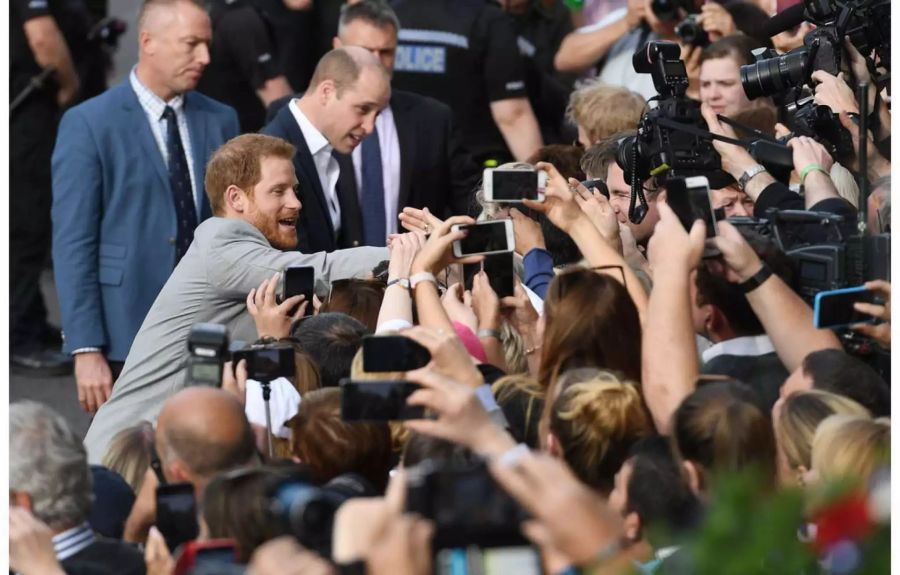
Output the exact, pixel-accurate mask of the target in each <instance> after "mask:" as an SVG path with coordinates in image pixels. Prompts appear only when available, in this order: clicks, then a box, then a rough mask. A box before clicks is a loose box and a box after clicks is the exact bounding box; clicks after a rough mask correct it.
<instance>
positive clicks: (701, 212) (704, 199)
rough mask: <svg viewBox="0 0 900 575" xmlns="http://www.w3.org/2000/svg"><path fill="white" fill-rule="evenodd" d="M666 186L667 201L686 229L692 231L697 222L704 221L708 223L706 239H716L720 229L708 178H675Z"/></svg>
mask: <svg viewBox="0 0 900 575" xmlns="http://www.w3.org/2000/svg"><path fill="white" fill-rule="evenodd" d="M666 186H667V188H668V193H667V196H666V197H667V200H666V201H667V202H668V204H669V207H671V208H672V211H674V212H675V215H677V216H678V219H679V220H680V221H681V224H682V225H683V226H684V229H686V230H688V231H690V229H691V227H692V226H693V225H694V221H695V220H703V221H704V222H705V223H706V237H707V238H712V237H715V236H716V235H717V233H718V227H717V225H716V217H715V214H714V213H713V208H712V200H711V198H710V191H709V182H708V181H706V178H675V179H672V180H669V182H668V183H667V184H666Z"/></svg>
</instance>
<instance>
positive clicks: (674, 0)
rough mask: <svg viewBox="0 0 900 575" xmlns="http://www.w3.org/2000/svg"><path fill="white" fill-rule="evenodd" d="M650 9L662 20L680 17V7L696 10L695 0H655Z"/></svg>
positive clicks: (668, 20)
mask: <svg viewBox="0 0 900 575" xmlns="http://www.w3.org/2000/svg"><path fill="white" fill-rule="evenodd" d="M650 9H651V10H652V11H653V14H654V15H656V17H657V18H659V20H660V21H662V22H672V21H674V20H677V19H678V11H679V9H681V10H684V11H685V12H695V10H694V0H653V1H652V2H651V3H650Z"/></svg>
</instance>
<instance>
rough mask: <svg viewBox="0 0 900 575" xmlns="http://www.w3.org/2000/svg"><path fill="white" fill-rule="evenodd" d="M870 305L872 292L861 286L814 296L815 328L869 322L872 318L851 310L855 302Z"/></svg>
mask: <svg viewBox="0 0 900 575" xmlns="http://www.w3.org/2000/svg"><path fill="white" fill-rule="evenodd" d="M858 301H859V302H866V303H871V302H872V301H873V297H872V292H870V291H868V290H866V289H865V288H863V287H862V286H860V287H857V288H847V289H840V290H833V291H827V292H819V293H818V294H816V300H815V310H814V316H815V326H816V327H817V328H827V327H840V326H845V325H851V324H854V323H861V322H870V321H872V316H868V315H865V314H862V313H859V312H858V311H856V310H855V309H853V304H854V303H856V302H858Z"/></svg>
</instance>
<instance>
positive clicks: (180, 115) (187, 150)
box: [129, 68, 203, 223]
mask: <svg viewBox="0 0 900 575" xmlns="http://www.w3.org/2000/svg"><path fill="white" fill-rule="evenodd" d="M129 80H130V81H131V89H132V90H134V93H135V94H136V95H137V99H138V102H140V104H141V108H143V109H144V114H146V115H147V121H148V122H150V130H151V131H152V132H153V139H155V140H156V145H157V146H158V147H159V153H160V154H162V157H163V161H164V162H165V163H166V166H168V165H169V146H168V142H167V140H168V137H167V134H166V120H165V118H163V111H165V109H166V106H171V108H172V110H174V111H175V118H176V120H177V123H178V134H179V135H180V136H181V146H182V147H183V148H184V154H185V156H186V157H185V159H186V160H187V165H188V172H189V174H190V176H191V191H192V193H193V195H194V208H195V209H196V210H197V223H199V222H200V210H201V208H202V206H203V203H202V201H203V195H202V194H203V190H200V193H197V179H196V176H195V175H194V154H193V152H192V151H191V132H190V130H188V125H187V116H186V115H185V113H184V95H183V94H179V95H177V96H175V97H174V98H172V99H171V100H169V101H168V102H164V101H163V100H162V98H160V97H159V96H157V95H156V94H154V93H153V92H151V91H150V89H149V88H147V87H146V86H144V85H143V84H141V81H140V80H138V77H137V74H136V73H135V71H134V68H132V70H131V75H130V76H129Z"/></svg>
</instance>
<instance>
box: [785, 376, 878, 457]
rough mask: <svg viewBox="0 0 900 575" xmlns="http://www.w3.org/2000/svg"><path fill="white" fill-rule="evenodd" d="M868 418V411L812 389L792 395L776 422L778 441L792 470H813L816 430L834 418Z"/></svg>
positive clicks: (828, 393) (856, 404) (834, 394)
mask: <svg viewBox="0 0 900 575" xmlns="http://www.w3.org/2000/svg"><path fill="white" fill-rule="evenodd" d="M834 414H841V415H854V416H858V417H869V410H867V409H866V408H865V407H863V406H862V405H860V404H858V403H857V402H855V401H853V400H852V399H850V398H848V397H844V396H843V395H838V394H836V393H831V392H828V391H822V390H819V389H812V390H809V391H799V392H796V393H792V394H791V395H789V396H788V397H787V398H786V399H785V400H784V403H783V404H782V406H781V412H780V413H779V414H778V417H776V418H775V421H774V425H775V441H776V442H777V445H778V447H779V448H780V449H781V451H782V452H783V453H784V455H785V457H786V458H787V463H788V465H790V467H791V468H792V469H797V468H799V467H801V466H802V467H805V468H807V469H809V468H810V467H811V466H812V444H813V437H815V434H816V428H817V427H818V426H819V424H820V423H821V422H822V421H823V420H824V419H826V418H827V417H829V416H831V415H834Z"/></svg>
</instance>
